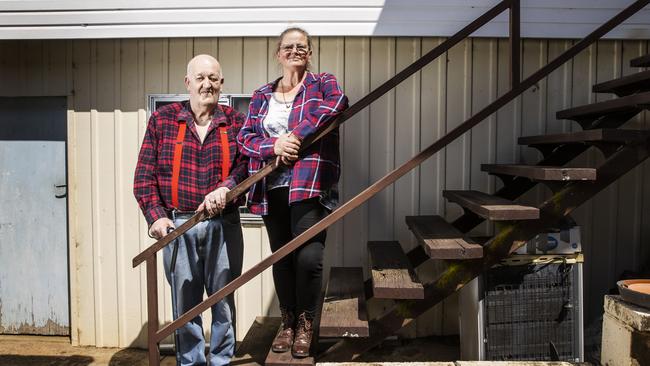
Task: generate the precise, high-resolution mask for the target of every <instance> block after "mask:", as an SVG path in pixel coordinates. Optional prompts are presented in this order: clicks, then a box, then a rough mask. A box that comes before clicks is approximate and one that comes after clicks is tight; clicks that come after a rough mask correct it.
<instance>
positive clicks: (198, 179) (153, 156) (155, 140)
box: [133, 101, 248, 225]
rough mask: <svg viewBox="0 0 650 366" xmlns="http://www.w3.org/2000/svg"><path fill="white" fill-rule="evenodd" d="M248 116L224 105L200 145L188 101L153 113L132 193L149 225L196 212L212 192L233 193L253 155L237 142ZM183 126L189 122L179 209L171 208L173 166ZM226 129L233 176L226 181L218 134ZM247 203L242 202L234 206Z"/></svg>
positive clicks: (180, 185)
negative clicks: (220, 189) (176, 214)
mask: <svg viewBox="0 0 650 366" xmlns="http://www.w3.org/2000/svg"><path fill="white" fill-rule="evenodd" d="M245 118H246V117H245V116H244V115H243V114H242V113H240V112H237V111H236V110H234V109H232V108H230V107H227V106H222V105H219V106H218V107H217V108H216V109H215V111H214V115H213V117H212V122H211V123H210V126H209V127H208V131H207V133H206V136H205V140H204V141H203V143H201V140H200V139H199V135H198V132H197V131H196V125H195V123H194V117H193V115H192V113H191V112H190V106H189V102H188V101H185V102H180V103H172V104H168V105H165V106H163V107H160V108H158V110H156V111H155V112H154V113H153V114H152V115H151V118H149V123H148V125H147V131H146V133H145V135H144V140H143V142H142V147H141V148H140V155H139V156H138V164H137V166H136V169H135V178H134V184H133V194H134V195H135V198H136V199H137V201H138V204H139V205H140V209H142V212H143V213H144V216H145V218H146V220H147V223H149V225H151V224H152V223H153V222H154V221H156V220H158V219H159V218H161V217H169V212H170V211H171V210H173V209H174V208H176V209H179V210H181V211H194V210H196V208H197V207H198V206H199V204H201V202H203V199H204V198H205V195H207V194H208V193H210V192H211V191H213V190H215V189H217V188H218V187H222V186H225V187H228V188H230V189H232V188H233V187H235V186H236V185H237V184H238V183H240V182H241V181H242V180H244V179H245V178H246V176H247V173H246V166H247V165H248V157H246V156H243V155H242V154H240V153H239V148H238V146H237V140H236V137H237V133H238V132H239V129H240V128H241V126H242V125H243V124H244V121H245ZM181 123H187V129H186V130H185V139H184V140H183V154H182V158H181V168H180V175H179V179H178V205H179V206H180V207H172V203H171V201H172V200H171V197H172V194H171V181H172V164H173V159H174V146H175V145H176V137H177V135H178V129H179V126H180V124H181ZM223 126H225V127H227V129H226V131H227V134H228V147H229V151H230V172H229V173H227V175H226V176H225V177H224V175H223V174H222V172H221V162H222V148H221V137H220V136H219V130H218V127H223ZM242 203H243V200H241V199H240V200H238V202H235V203H234V204H236V205H240V204H242ZM232 204H233V203H231V205H232Z"/></svg>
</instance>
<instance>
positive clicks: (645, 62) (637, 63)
mask: <svg viewBox="0 0 650 366" xmlns="http://www.w3.org/2000/svg"><path fill="white" fill-rule="evenodd" d="M630 66H632V67H650V53H649V54H647V55H643V56H640V57H637V58H633V59H632V60H630Z"/></svg>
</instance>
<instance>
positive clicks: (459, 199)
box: [442, 190, 539, 221]
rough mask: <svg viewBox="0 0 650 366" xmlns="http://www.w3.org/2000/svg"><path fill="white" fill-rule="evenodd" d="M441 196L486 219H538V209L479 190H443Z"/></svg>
mask: <svg viewBox="0 0 650 366" xmlns="http://www.w3.org/2000/svg"><path fill="white" fill-rule="evenodd" d="M442 195H443V197H445V198H446V199H447V200H449V201H451V202H455V203H457V204H459V205H461V206H463V207H465V208H467V209H468V210H470V211H472V212H474V213H475V214H477V215H479V216H481V217H483V218H485V219H488V220H493V221H496V220H534V219H539V209H537V208H536V207H531V206H523V205H518V204H516V203H514V202H512V201H510V200H507V199H505V198H501V197H497V196H493V195H489V194H487V193H483V192H479V191H452V190H449V191H443V192H442Z"/></svg>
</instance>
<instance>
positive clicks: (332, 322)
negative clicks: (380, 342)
mask: <svg viewBox="0 0 650 366" xmlns="http://www.w3.org/2000/svg"><path fill="white" fill-rule="evenodd" d="M369 334H370V332H369V329H368V315H367V313H366V298H365V293H364V288H363V271H362V269H361V268H360V267H332V268H330V277H329V282H328V283H327V291H326V292H325V299H324V301H323V311H322V313H321V318H320V336H321V337H368V336H369Z"/></svg>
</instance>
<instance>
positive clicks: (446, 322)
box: [0, 37, 650, 346]
mask: <svg viewBox="0 0 650 366" xmlns="http://www.w3.org/2000/svg"><path fill="white" fill-rule="evenodd" d="M441 41H442V40H441V39H440V38H392V37H389V38H387V37H375V38H355V37H352V38H343V37H328V38H326V37H323V38H316V39H315V48H316V49H315V52H314V57H313V62H312V63H313V68H314V69H315V70H322V71H329V72H332V73H334V74H335V75H336V76H337V77H338V79H339V80H340V82H341V83H342V84H343V85H344V88H345V91H346V93H347V94H348V95H349V96H350V99H351V102H352V103H354V102H356V101H358V100H359V99H360V98H361V97H362V96H364V95H365V94H367V93H368V92H369V91H370V90H372V89H373V88H375V87H377V86H378V85H380V84H381V83H382V82H384V81H385V80H387V79H388V78H389V77H390V76H392V75H394V74H395V72H396V71H399V70H401V69H402V68H403V67H404V66H406V65H408V64H409V63H410V62H412V61H413V60H414V59H416V58H417V57H419V56H420V55H421V54H422V53H423V52H426V51H428V50H430V49H432V48H433V47H435V46H436V45H438V44H439V43H440V42H441ZM572 43H573V41H566V40H540V39H527V40H525V41H524V43H523V47H522V53H523V57H522V60H523V62H524V65H523V67H522V72H523V74H524V75H529V74H530V73H532V72H534V71H535V70H537V69H538V68H539V67H540V65H543V64H545V63H546V62H548V60H550V59H552V57H554V56H556V55H558V54H559V53H561V52H562V51H563V50H565V49H566V48H568V47H569V46H570V45H571V44H572ZM274 49H275V41H274V40H273V39H267V38H221V39H217V38H201V39H185V38H180V39H147V40H143V39H130V40H74V41H72V40H70V41H0V80H1V82H0V96H30V95H32V96H36V95H38V96H44V95H67V96H68V97H69V114H68V116H69V121H68V171H69V182H68V184H69V189H70V191H69V206H70V207H69V212H70V213H69V215H70V217H69V220H70V256H71V258H70V263H71V268H70V271H71V296H72V299H71V307H72V309H71V312H72V318H71V324H72V332H71V333H72V334H73V340H74V342H75V343H76V344H81V345H97V346H129V345H135V346H144V345H145V343H144V340H145V328H144V327H145V326H146V295H145V292H144V290H145V285H144V284H145V271H144V267H139V268H137V269H132V268H131V259H132V258H133V256H135V255H136V254H137V253H138V252H139V251H141V250H143V249H144V248H146V247H147V246H148V245H150V244H151V243H152V242H153V241H152V240H151V239H149V238H148V237H147V234H146V229H147V227H146V224H145V223H144V220H143V219H142V215H141V214H140V212H139V210H138V208H137V205H136V202H135V200H134V198H133V195H132V179H133V171H134V167H135V163H136V158H137V152H138V149H139V145H140V143H141V141H142V137H143V133H144V130H145V127H146V119H145V114H146V111H145V102H146V95H147V94H149V93H182V92H185V89H184V86H183V82H182V76H183V75H184V73H185V64H186V62H187V60H188V59H189V58H191V57H192V56H193V55H195V54H198V53H203V52H207V53H211V54H213V55H215V56H217V57H218V58H219V59H220V61H221V63H222V66H223V69H224V73H225V78H226V83H225V87H224V91H225V92H227V93H250V92H252V90H253V89H254V88H256V87H258V86H259V85H261V84H262V83H264V82H266V81H267V80H269V79H272V78H275V77H276V76H277V75H278V67H277V66H276V64H275V58H274ZM646 52H648V42H647V41H602V42H600V43H598V44H597V45H594V46H592V47H591V48H589V49H588V50H587V51H585V52H583V53H581V54H580V55H579V56H578V57H576V59H575V60H574V61H573V62H571V63H568V64H566V65H564V66H563V67H561V68H560V69H558V70H557V71H555V72H554V73H553V74H551V75H550V76H549V78H547V79H546V80H544V81H542V82H540V83H539V84H538V85H536V86H535V87H533V88H531V89H530V90H528V91H526V92H525V93H524V94H523V95H522V97H520V98H519V99H517V100H516V101H513V102H512V103H510V104H508V105H507V106H505V107H504V108H502V109H501V110H500V111H499V112H498V113H496V114H495V115H493V116H490V118H488V119H487V120H486V121H484V122H483V123H482V124H480V125H479V126H477V127H476V128H474V129H473V130H472V131H470V132H468V133H467V134H465V135H464V136H463V137H461V138H460V139H458V140H457V141H455V142H454V143H453V144H451V145H449V147H448V148H447V149H445V150H444V151H441V152H440V153H439V154H437V155H436V156H434V157H433V158H431V159H430V160H428V161H427V162H425V163H424V164H423V165H422V166H421V167H419V168H418V169H416V170H414V171H413V172H412V173H409V174H407V175H406V176H405V177H403V178H402V179H400V180H399V181H398V182H397V183H396V184H395V185H394V186H391V187H388V188H387V189H386V190H385V191H383V192H381V193H380V194H379V195H377V196H376V197H375V198H373V199H372V200H370V202H368V204H366V205H364V206H362V207H361V208H359V209H357V210H356V211H354V212H352V213H351V214H350V215H349V216H348V217H347V218H346V219H345V220H343V222H341V223H338V224H336V225H335V226H334V227H333V228H331V229H330V230H329V232H328V243H327V248H326V262H327V265H347V266H351V265H363V266H366V265H367V252H366V247H365V242H366V241H367V240H393V239H398V240H400V241H401V242H402V244H403V245H404V247H406V248H411V247H413V246H414V245H416V243H415V242H414V240H413V239H412V237H411V235H410V233H409V231H408V230H407V228H406V225H405V223H404V215H415V214H441V215H443V216H445V217H446V218H448V219H453V218H455V217H457V216H458V215H460V214H461V210H460V209H459V208H458V206H455V205H453V204H449V203H446V202H445V201H444V200H443V199H442V195H441V190H442V189H467V188H472V189H478V190H482V191H487V192H492V191H494V190H495V189H497V188H498V187H500V185H501V184H500V182H499V181H498V180H496V179H494V178H492V177H490V176H488V175H486V174H484V173H483V172H481V171H480V164H482V163H492V162H499V163H505V162H533V161H535V160H536V159H537V158H538V154H537V153H536V152H534V151H531V150H529V149H526V148H522V147H519V146H518V145H517V144H516V142H517V137H518V136H520V135H523V134H538V133H547V132H548V133H550V132H562V131H570V130H577V129H579V127H578V126H577V125H576V124H574V123H571V122H566V121H556V120H555V111H556V110H558V109H561V108H565V107H569V106H572V105H580V104H584V103H588V102H591V101H596V100H603V99H606V98H609V96H596V95H594V94H592V93H591V90H590V89H591V85H592V84H594V83H596V82H599V81H604V80H607V79H611V78H613V77H616V76H619V75H621V74H629V73H631V72H634V70H633V69H630V68H629V67H628V62H627V61H628V60H629V59H630V58H632V57H634V56H637V55H641V54H644V53H646ZM446 57H447V58H446V59H445V58H440V59H438V60H436V61H435V62H433V63H432V64H430V65H428V66H427V67H425V68H424V69H423V70H422V71H421V72H419V73H417V74H416V75H415V76H414V77H412V78H410V79H409V80H407V81H406V82H404V83H403V84H402V85H400V86H399V87H398V88H396V89H395V90H394V91H391V92H390V93H389V94H387V95H386V96H384V97H383V98H381V99H380V100H379V101H377V102H376V103H375V104H373V105H372V106H371V107H370V108H368V109H367V110H365V111H363V112H362V113H360V114H359V115H357V116H356V117H354V118H353V119H352V120H350V121H348V122H347V123H346V125H345V127H344V128H343V130H342V142H343V143H342V147H341V152H342V155H343V157H342V158H343V176H342V179H341V190H342V197H343V199H344V200H347V199H349V198H350V197H352V196H353V195H355V194H356V193H358V192H359V191H361V190H363V189H364V188H365V187H367V186H368V185H369V184H370V183H372V182H374V181H376V180H377V179H379V178H380V177H381V176H383V175H384V174H385V173H386V172H388V171H389V170H390V169H393V168H395V167H397V166H398V165H399V164H401V163H402V162H404V161H406V160H407V159H408V158H410V157H411V156H413V155H414V154H415V153H416V152H418V151H419V150H421V149H422V148H424V147H426V146H428V145H429V144H430V143H432V142H433V141H435V140H436V139H437V138H439V137H441V136H442V135H443V134H444V133H446V132H447V131H449V130H451V129H452V128H454V127H455V126H457V125H458V124H460V123H461V122H462V121H463V120H464V119H466V118H467V117H469V116H470V115H471V114H472V113H475V112H477V111H478V110H480V108H481V107H482V106H485V105H487V104H488V103H489V102H490V101H491V100H493V99H494V98H495V97H497V96H498V95H500V94H502V93H504V92H505V91H506V90H507V89H508V73H507V70H508V43H507V40H504V39H485V38H484V39H472V40H467V41H465V42H463V43H461V44H460V45H458V46H457V47H455V48H454V49H452V50H451V51H450V52H449V53H448V55H446ZM628 126H630V127H632V126H634V127H646V128H647V127H650V119H649V118H648V117H647V114H646V115H644V116H641V117H637V118H635V119H634V121H633V122H631V123H630V124H628ZM581 159H582V161H583V162H591V163H596V162H599V161H601V160H602V157H601V156H600V155H599V153H596V152H591V153H588V154H585V156H584V157H582V158H581ZM648 179H650V165H649V164H648V163H646V164H644V165H643V166H642V167H640V168H639V169H636V170H634V171H633V172H630V173H629V174H628V175H626V176H625V177H624V178H623V179H622V180H621V181H620V182H618V183H616V184H615V185H613V186H612V187H611V188H609V189H607V190H606V191H604V192H603V193H601V194H600V195H598V196H597V197H596V198H595V199H594V200H592V201H591V202H589V203H588V204H586V205H585V206H584V207H582V208H580V209H579V210H578V213H577V214H576V215H575V218H576V219H577V221H578V222H579V223H580V224H581V225H583V228H584V229H583V247H584V250H585V257H586V263H585V273H586V276H585V295H586V297H585V303H586V304H588V305H587V310H588V312H589V313H588V317H589V318H593V317H594V316H595V315H597V313H599V312H600V311H601V308H602V306H601V305H600V304H601V302H602V295H603V294H604V293H605V291H606V290H607V289H608V288H610V287H612V286H613V285H614V281H615V280H616V279H617V277H618V276H619V275H620V273H621V272H622V271H623V270H624V269H638V268H640V267H641V266H642V265H644V264H646V265H647V262H648V259H649V257H650V249H648V246H647V245H644V243H647V242H648V241H649V240H650V215H648V213H650V194H649V193H650V191H649V189H650V188H647V187H650V185H649V184H648ZM547 194H548V193H547V192H546V191H545V189H542V188H540V189H537V190H536V191H534V192H532V193H531V194H529V195H527V198H526V200H532V199H538V198H542V197H544V196H545V195H547ZM489 230H490V227H489V226H488V225H483V226H481V227H480V228H479V229H477V230H475V232H476V233H477V234H482V233H487V232H489ZM244 236H245V241H246V247H245V262H244V266H245V267H246V268H249V267H250V266H252V265H253V264H255V263H257V262H258V261H259V260H260V259H261V258H263V257H265V256H267V255H268V254H269V248H268V242H267V238H266V234H265V232H264V230H263V228H260V227H256V226H254V225H245V226H244ZM426 267H427V268H426V270H423V271H420V272H422V273H421V274H422V276H423V277H426V278H431V277H432V276H433V275H434V274H435V273H434V272H435V269H436V268H435V267H436V266H435V265H429V266H426ZM160 268H161V271H160V275H159V287H160V289H161V291H160V299H159V302H160V304H161V314H160V316H161V318H162V319H165V321H169V319H170V314H171V310H170V301H169V299H168V294H169V292H168V291H169V290H168V287H167V284H166V281H165V280H164V276H163V275H162V265H160ZM366 275H367V269H366ZM273 293H274V291H273V286H272V278H271V274H270V271H267V272H265V274H264V275H263V276H262V277H261V278H258V279H255V280H254V281H252V282H251V283H250V284H249V285H247V286H246V287H245V288H243V289H241V290H240V291H239V292H238V294H237V305H238V309H239V314H238V317H237V320H238V329H239V334H238V337H240V338H241V337H243V335H244V332H245V331H246V329H247V327H248V326H249V325H250V324H251V322H252V319H253V318H254V317H255V316H256V315H259V314H276V313H277V310H276V307H277V300H276V299H275V298H274V296H273ZM456 309H457V299H456V297H455V296H452V297H451V298H450V299H448V300H446V301H445V302H444V303H443V304H441V305H439V306H437V307H436V308H434V309H433V310H432V311H430V312H429V313H428V314H427V315H425V317H424V318H423V319H422V320H420V321H419V322H418V324H417V325H416V326H413V327H411V328H410V329H407V330H406V331H405V334H406V335H410V336H413V335H425V334H431V333H434V334H444V333H457V323H458V320H457V310H456Z"/></svg>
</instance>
